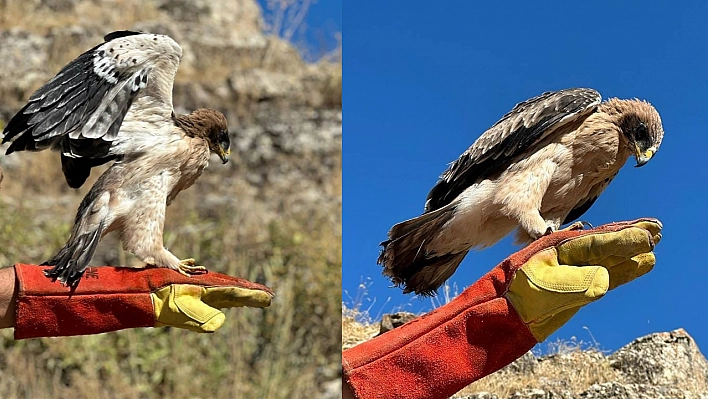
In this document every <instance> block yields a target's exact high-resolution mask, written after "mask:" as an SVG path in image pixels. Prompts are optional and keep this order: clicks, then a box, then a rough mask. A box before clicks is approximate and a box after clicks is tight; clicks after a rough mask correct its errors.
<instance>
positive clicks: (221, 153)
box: [218, 147, 231, 163]
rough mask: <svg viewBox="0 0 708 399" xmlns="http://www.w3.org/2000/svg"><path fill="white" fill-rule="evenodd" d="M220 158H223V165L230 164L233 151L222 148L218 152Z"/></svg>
mask: <svg viewBox="0 0 708 399" xmlns="http://www.w3.org/2000/svg"><path fill="white" fill-rule="evenodd" d="M218 155H219V158H221V162H222V163H226V162H229V155H231V149H230V148H227V149H226V150H224V149H223V148H222V147H219V151H218Z"/></svg>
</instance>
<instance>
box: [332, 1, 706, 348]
mask: <svg viewBox="0 0 708 399" xmlns="http://www.w3.org/2000/svg"><path fill="white" fill-rule="evenodd" d="M682 4H684V6H683V7H681V8H679V7H672V6H670V5H669V3H658V2H656V3H651V2H640V1H633V2H622V4H619V2H612V1H595V2H586V3H581V2H574V3H572V4H571V3H568V2H560V1H547V2H471V1H448V2H431V1H417V0H416V1H388V2H380V1H361V0H360V1H356V2H354V1H351V2H348V3H347V5H346V7H345V8H344V10H343V13H344V14H343V15H344V24H345V25H346V35H345V37H344V48H345V53H344V54H345V56H344V94H343V96H344V97H343V104H344V114H345V117H344V132H345V133H344V147H343V151H344V192H343V195H344V200H343V201H344V202H343V224H344V252H343V282H342V284H343V289H344V291H345V292H344V296H343V300H344V302H345V303H350V304H351V301H352V300H353V298H357V292H358V290H359V286H360V284H361V283H362V282H365V283H366V285H367V286H368V288H367V291H366V293H367V298H366V301H364V303H363V304H362V305H363V307H364V308H367V307H370V308H371V310H370V312H371V313H372V315H373V316H376V315H378V314H380V313H381V312H389V311H392V310H396V309H400V308H403V309H406V310H409V311H414V312H420V311H423V310H429V309H430V308H431V306H432V305H431V301H430V300H427V299H425V300H421V299H416V298H413V297H412V296H411V295H403V294H402V293H401V291H400V289H398V288H393V287H391V286H390V283H389V282H388V280H386V279H385V278H384V277H382V276H381V269H380V266H378V265H376V257H377V255H378V253H379V247H378V243H379V242H380V241H382V240H384V239H385V238H386V232H387V231H388V229H389V228H390V227H391V226H392V225H393V224H395V223H397V222H400V221H402V220H405V219H408V218H411V217H414V216H417V215H419V214H420V213H421V211H422V209H423V204H424V201H425V197H426V194H427V193H428V190H429V189H430V188H431V187H432V186H433V184H434V183H435V181H436V180H437V177H438V175H439V174H440V173H441V172H442V171H443V170H444V169H445V168H446V166H447V164H448V163H449V162H451V161H453V160H454V159H456V158H457V157H458V156H459V155H460V154H461V153H462V152H463V151H464V150H465V149H466V148H467V147H468V146H469V145H470V144H471V143H472V142H473V141H474V140H475V139H476V138H477V137H478V136H479V135H480V134H481V133H482V132H484V131H485V130H486V129H487V128H488V127H489V126H491V125H492V124H493V123H494V122H495V121H496V120H497V119H499V118H500V117H501V116H502V115H503V114H504V113H506V112H507V111H509V110H510V109H511V108H512V107H513V106H514V105H515V104H516V103H517V102H519V101H522V100H525V99H527V98H529V97H532V96H534V95H537V94H540V93H542V92H544V91H548V90H558V89H563V88H568V87H591V88H595V89H597V90H598V91H599V92H600V93H601V94H602V95H603V97H604V98H608V97H619V98H634V97H638V98H641V99H646V100H648V101H650V102H651V103H652V104H654V106H655V107H656V108H657V110H658V111H659V113H660V114H661V117H662V120H663V124H664V130H665V137H664V141H663V143H662V146H661V149H660V150H659V152H658V154H657V155H656V156H655V158H654V159H653V160H652V161H651V162H649V164H647V165H646V166H644V167H642V168H639V169H638V168H634V167H633V164H634V160H633V159H632V160H630V161H629V162H628V163H627V165H626V166H625V167H624V168H623V169H622V170H621V171H620V173H619V175H618V176H617V178H616V179H615V180H614V181H613V182H612V184H611V185H610V186H609V188H608V189H607V190H606V191H605V193H604V194H603V195H602V196H601V197H600V199H599V200H598V201H597V202H596V204H595V205H594V206H593V208H592V209H591V210H590V211H589V212H588V213H587V214H586V215H585V216H584V217H583V219H584V220H587V221H589V222H591V223H593V224H595V225H599V224H602V223H606V222H611V221H617V220H626V219H633V218H637V217H641V216H655V217H658V218H660V219H661V220H662V221H663V222H664V233H663V234H664V239H663V240H662V242H661V243H660V244H659V246H658V247H657V249H656V256H657V265H656V267H655V268H654V270H653V271H652V272H651V273H650V274H648V275H646V276H644V277H642V278H640V279H638V280H636V281H635V282H633V283H632V284H629V285H626V286H623V287H620V288H619V289H617V290H615V291H612V292H610V293H608V295H607V296H606V297H605V298H603V299H602V300H600V301H599V302H596V303H593V304H590V305H589V306H587V307H586V308H584V309H582V310H581V311H580V312H579V313H578V314H577V315H576V317H575V318H574V319H572V320H571V321H570V322H569V323H568V324H567V325H566V326H564V327H563V328H561V329H560V330H559V331H558V332H557V333H556V334H554V335H553V336H552V337H551V338H550V340H551V341H553V340H555V339H557V338H560V339H565V340H568V339H571V337H576V338H577V339H579V340H583V341H592V340H593V339H594V340H596V341H597V342H598V343H599V344H600V345H601V346H602V347H603V348H604V349H607V350H614V349H617V348H619V347H621V346H623V345H624V344H626V343H628V342H630V341H631V340H633V339H634V338H637V337H639V336H642V335H645V334H649V333H653V332H659V331H670V330H673V329H676V328H679V327H683V328H685V329H686V330H687V331H688V332H689V334H691V335H692V336H693V337H694V338H695V339H696V340H697V342H698V344H699V346H701V347H702V348H703V349H704V350H708V324H707V323H706V321H705V320H704V319H705V318H704V317H703V316H702V315H703V314H704V309H705V306H706V300H705V297H704V296H703V295H702V294H701V292H705V290H706V286H704V285H703V284H705V283H707V282H708V265H706V264H704V263H703V262H702V261H701V259H702V257H703V250H704V249H705V248H706V244H705V243H704V240H703V238H704V237H705V236H706V227H707V226H708V224H707V222H708V217H707V216H708V214H707V213H708V211H706V209H707V208H708V207H707V206H706V205H708V201H707V200H706V193H707V191H708V190H707V189H706V183H707V182H708V162H707V161H706V160H705V159H704V154H703V152H704V151H705V149H706V147H707V146H708V134H706V130H707V129H708V123H707V122H708V120H707V119H708V100H707V99H706V93H708V74H707V73H706V70H708V68H707V65H708V51H707V50H708V31H707V28H706V25H705V21H706V19H707V18H708V3H705V2H684V3H682ZM517 249H519V248H518V247H515V246H513V245H512V243H511V240H510V239H506V240H504V241H503V242H501V243H499V244H497V245H496V246H494V247H492V248H490V249H487V250H484V251H480V252H473V253H470V254H469V255H468V256H467V258H466V259H465V261H464V262H463V263H462V264H461V266H460V268H459V269H458V271H457V272H456V273H455V275H454V276H453V277H452V279H451V282H452V283H454V284H456V285H457V286H458V287H459V289H458V290H461V289H462V288H464V287H466V286H469V285H470V284H471V283H473V282H474V281H475V280H476V279H477V278H478V277H479V276H481V275H483V274H484V273H486V272H487V271H488V270H489V269H490V268H492V267H493V266H495V265H496V264H497V263H499V262H500V261H501V260H503V259H504V258H505V257H506V256H508V255H509V254H511V253H513V252H514V251H516V250H517ZM588 331H589V332H588ZM590 333H591V334H592V336H591V335H590Z"/></svg>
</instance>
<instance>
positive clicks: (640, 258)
mask: <svg viewBox="0 0 708 399" xmlns="http://www.w3.org/2000/svg"><path fill="white" fill-rule="evenodd" d="M655 264H656V257H655V256H654V253H653V252H649V253H645V254H639V255H637V256H634V257H632V258H631V259H629V260H626V261H624V262H622V263H620V264H618V265H615V266H613V267H611V268H609V269H608V270H609V272H610V290H613V289H615V288H617V287H619V286H620V285H622V284H626V283H628V282H630V281H632V280H634V279H636V278H638V277H641V276H643V275H645V274H647V273H649V272H650V271H651V270H652V269H653V268H654V265H655Z"/></svg>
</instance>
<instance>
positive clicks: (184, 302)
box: [174, 284, 226, 332]
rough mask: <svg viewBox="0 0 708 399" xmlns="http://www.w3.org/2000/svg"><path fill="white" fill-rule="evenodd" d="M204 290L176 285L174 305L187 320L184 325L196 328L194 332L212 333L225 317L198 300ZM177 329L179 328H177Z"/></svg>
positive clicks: (191, 286) (222, 322)
mask: <svg viewBox="0 0 708 399" xmlns="http://www.w3.org/2000/svg"><path fill="white" fill-rule="evenodd" d="M203 294H204V288H202V287H198V286H193V285H186V284H185V285H176V286H175V287H174V304H175V306H176V307H177V309H179V311H180V313H182V314H183V315H185V316H187V318H188V319H189V320H187V321H186V322H185V325H187V326H190V327H196V328H197V329H196V330H194V329H192V328H190V329H191V330H194V331H200V332H214V331H216V330H217V329H218V328H219V327H221V326H222V325H223V324H224V321H225V320H226V316H225V315H224V313H222V312H221V311H220V310H218V309H214V308H213V307H211V306H209V305H207V304H206V303H204V302H202V301H201V300H200V297H201V296H202V295H203ZM177 327H179V326H177Z"/></svg>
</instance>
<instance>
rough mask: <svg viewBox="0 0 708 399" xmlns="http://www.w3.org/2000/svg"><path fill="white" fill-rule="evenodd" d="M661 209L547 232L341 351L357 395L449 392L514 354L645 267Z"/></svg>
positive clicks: (409, 397)
mask: <svg viewBox="0 0 708 399" xmlns="http://www.w3.org/2000/svg"><path fill="white" fill-rule="evenodd" d="M661 228H662V226H661V223H660V222H659V221H658V220H656V219H641V220H636V221H632V222H621V223H612V224H607V225H604V226H600V227H597V228H595V229H591V230H584V231H560V232H557V233H553V234H551V235H548V236H545V237H542V238H540V239H538V240H536V241H535V242H533V243H532V244H530V245H529V246H528V247H526V248H524V249H522V250H521V251H519V252H517V253H515V254H513V255H511V256H510V257H509V258H507V259H506V260H504V261H503V262H502V263H500V264H499V265H498V266H497V267H495V268H494V269H492V270H491V271H490V272H489V273H487V274H486V275H485V276H483V277H482V278H480V279H479V280H478V281H477V282H475V283H474V284H473V285H472V286H470V287H469V288H467V289H466V290H465V291H463V292H462V294H460V295H459V296H458V297H457V298H455V299H454V300H453V301H451V302H450V303H448V304H446V305H444V306H441V307H440V308H437V309H435V310H434V311H432V312H430V313H428V314H425V315H423V316H421V317H419V318H417V319H415V320H413V321H411V322H409V323H406V324H404V325H403V326H401V327H399V328H397V329H394V330H392V331H389V332H386V333H384V334H382V335H380V336H378V337H376V338H373V339H371V340H369V341H367V342H364V343H362V344H360V345H358V346H356V347H354V348H351V349H349V350H346V351H344V353H343V354H342V355H343V357H342V365H343V370H344V379H345V382H346V383H347V384H348V385H349V387H351V388H352V391H353V393H354V394H355V396H356V397H357V398H360V399H369V398H406V399H423V398H444V397H449V396H451V395H452V394H454V393H455V392H457V391H459V390H460V389H462V388H464V387H465V386H467V385H469V384H470V383H472V382H473V381H476V380H478V379H479V378H482V377H484V376H486V375H488V374H490V373H493V372H495V371H497V370H499V369H501V368H502V367H504V366H506V365H507V364H509V363H511V362H512V361H514V360H515V359H517V358H518V357H520V356H521V355H523V354H524V353H526V352H527V351H528V350H529V349H531V348H532V347H533V346H534V345H535V344H536V343H538V342H540V341H542V340H544V339H545V338H547V337H548V336H549V335H550V334H551V333H552V332H554V331H555V330H557V329H558V328H560V326H562V325H563V324H564V323H565V322H567V321H568V320H569V319H570V318H571V317H572V316H573V315H574V314H575V313H576V312H577V311H578V310H579V309H580V308H581V307H582V306H584V305H586V304H588V303H590V302H592V301H594V300H597V299H599V298H600V297H602V296H603V295H604V294H605V293H606V292H607V291H608V290H609V289H613V288H616V287H618V286H620V285H622V284H625V283H627V282H629V281H631V280H633V279H635V278H637V277H639V276H641V275H643V274H646V273H648V272H649V271H650V270H651V269H652V267H653V266H654V263H655V258H654V254H653V252H652V251H653V249H654V245H656V243H657V242H658V241H659V240H660V239H661V233H660V231H661Z"/></svg>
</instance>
